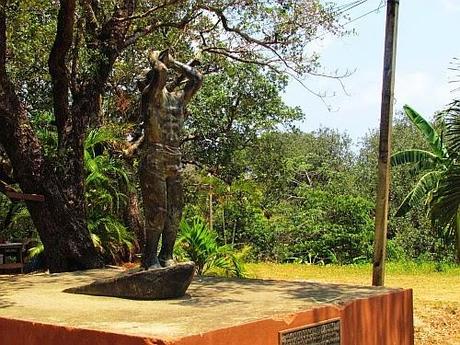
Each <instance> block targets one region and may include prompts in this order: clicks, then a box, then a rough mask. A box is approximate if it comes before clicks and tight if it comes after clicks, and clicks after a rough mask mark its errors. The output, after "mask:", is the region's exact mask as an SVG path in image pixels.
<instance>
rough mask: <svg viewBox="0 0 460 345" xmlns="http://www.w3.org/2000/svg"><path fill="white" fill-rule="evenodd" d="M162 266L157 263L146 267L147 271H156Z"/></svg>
mask: <svg viewBox="0 0 460 345" xmlns="http://www.w3.org/2000/svg"><path fill="white" fill-rule="evenodd" d="M161 267H162V266H161V265H160V264H159V263H155V264H153V265H150V266H149V267H147V270H156V269H158V268H161Z"/></svg>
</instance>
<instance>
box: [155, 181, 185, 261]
mask: <svg viewBox="0 0 460 345" xmlns="http://www.w3.org/2000/svg"><path fill="white" fill-rule="evenodd" d="M166 185H167V191H168V192H167V194H168V197H167V198H168V204H167V209H168V213H167V215H166V222H165V228H164V231H163V237H162V243H161V250H160V263H161V265H162V266H163V267H167V266H172V265H174V264H175V261H174V260H173V250H174V243H175V242H176V236H177V231H178V230H179V223H180V220H181V218H182V208H183V203H184V201H183V189H182V178H181V176H180V175H179V174H178V175H174V176H169V177H167V179H166Z"/></svg>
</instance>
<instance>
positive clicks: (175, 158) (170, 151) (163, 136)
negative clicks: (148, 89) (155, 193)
mask: <svg viewBox="0 0 460 345" xmlns="http://www.w3.org/2000/svg"><path fill="white" fill-rule="evenodd" d="M146 110H147V111H146V118H145V119H144V136H145V138H144V144H143V148H142V150H143V152H144V154H148V155H152V156H154V159H153V161H155V162H156V163H155V164H156V165H158V164H161V165H164V169H165V172H166V174H167V175H174V174H178V173H179V172H180V168H181V154H180V150H179V146H180V140H181V139H180V138H181V130H182V126H183V124H184V113H185V109H184V104H183V102H182V100H181V98H180V97H179V96H178V95H177V94H176V93H170V92H168V91H166V90H164V91H163V95H162V97H160V99H159V100H149V102H148V105H147V109H146Z"/></svg>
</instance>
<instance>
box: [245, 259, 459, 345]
mask: <svg viewBox="0 0 460 345" xmlns="http://www.w3.org/2000/svg"><path fill="white" fill-rule="evenodd" d="M247 270H248V273H249V275H250V276H251V277H254V278H273V279H287V280H289V279H307V280H313V281H320V282H330V283H352V284H362V285H369V284H370V281H371V276H372V275H371V267H370V266H369V265H366V266H312V265H299V264H284V265H280V264H267V263H263V264H248V265H247ZM386 286H387V287H401V288H411V289H413V291H414V324H415V344H416V345H435V344H436V345H460V267H457V268H446V269H445V271H444V272H436V270H435V266H434V265H414V264H394V265H393V264H389V265H388V266H387V273H386Z"/></svg>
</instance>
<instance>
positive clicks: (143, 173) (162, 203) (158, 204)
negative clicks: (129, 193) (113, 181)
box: [140, 153, 167, 269]
mask: <svg viewBox="0 0 460 345" xmlns="http://www.w3.org/2000/svg"><path fill="white" fill-rule="evenodd" d="M159 156H160V155H159V154H155V153H154V154H151V155H148V156H147V157H146V158H145V162H142V163H141V166H140V183H141V190H142V199H143V204H144V218H145V246H144V255H143V258H142V267H144V268H145V269H149V268H159V267H161V266H160V263H159V261H158V256H157V252H158V242H159V239H160V235H161V233H162V231H163V228H164V224H165V219H166V207H167V203H166V200H167V199H166V198H167V197H166V179H165V176H164V173H163V171H162V167H161V164H157V163H158V160H159V159H161V157H159Z"/></svg>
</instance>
